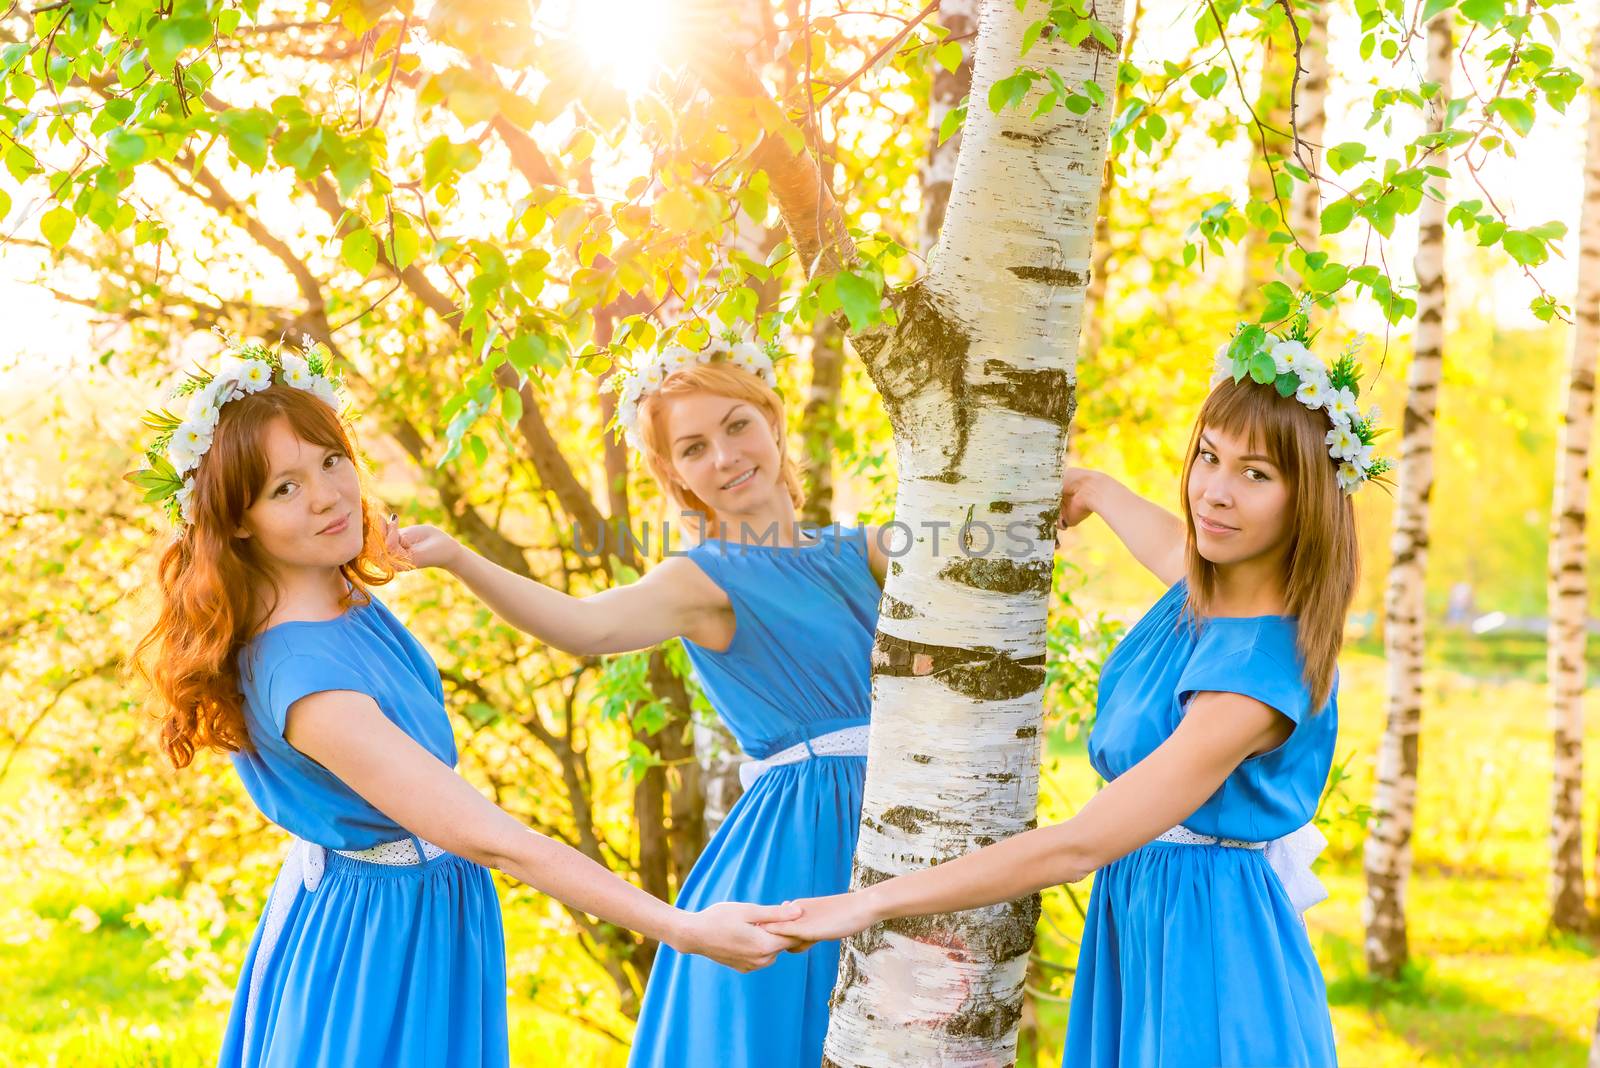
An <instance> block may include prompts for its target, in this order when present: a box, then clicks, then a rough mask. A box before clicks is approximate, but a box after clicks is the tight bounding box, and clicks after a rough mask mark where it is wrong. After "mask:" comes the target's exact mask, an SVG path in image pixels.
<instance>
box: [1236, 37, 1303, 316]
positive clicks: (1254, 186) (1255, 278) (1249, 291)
mask: <svg viewBox="0 0 1600 1068" xmlns="http://www.w3.org/2000/svg"><path fill="white" fill-rule="evenodd" d="M1296 6H1298V5H1296ZM1295 63H1296V58H1295V51H1294V34H1293V33H1292V32H1291V31H1290V30H1289V29H1288V28H1287V27H1285V28H1283V29H1282V30H1280V31H1279V32H1278V33H1276V34H1274V35H1273V36H1272V37H1271V38H1270V39H1268V40H1267V42H1266V43H1265V45H1264V46H1263V47H1262V49H1261V84H1260V88H1259V90H1258V91H1257V93H1256V107H1255V111H1256V115H1257V116H1259V118H1260V119H1261V126H1262V129H1261V130H1258V131H1255V132H1253V133H1252V134H1251V137H1250V149H1251V159H1250V171H1249V189H1250V199H1251V200H1253V201H1255V200H1259V201H1264V202H1265V203H1268V204H1275V201H1274V199H1273V186H1272V181H1273V179H1272V172H1273V169H1275V168H1279V167H1281V166H1282V165H1283V164H1282V160H1284V159H1285V158H1289V157H1291V156H1292V155H1293V144H1292V142H1291V141H1290V140H1289V129H1290V123H1289V114H1290V112H1289V94H1290V91H1291V89H1292V88H1293V86H1294V77H1295ZM1268 159H1271V160H1272V161H1273V162H1272V165H1271V167H1270V168H1269V167H1268V163H1267V161H1268ZM1273 211H1274V214H1276V213H1277V208H1276V207H1274V209H1273ZM1290 218H1291V219H1292V218H1293V216H1292V215H1291V216H1290ZM1268 232H1269V231H1268V229H1267V228H1266V227H1263V226H1256V225H1252V226H1250V228H1249V229H1248V230H1247V231H1246V232H1245V236H1244V240H1242V241H1241V242H1240V243H1239V245H1240V248H1241V250H1242V255H1243V259H1244V271H1243V274H1242V275H1241V277H1240V286H1239V296H1240V302H1241V304H1242V305H1243V306H1244V307H1253V306H1254V305H1255V303H1256V301H1257V299H1258V294H1257V291H1258V290H1259V289H1260V288H1261V287H1262V286H1263V285H1265V284H1266V283H1268V282H1270V281H1272V279H1273V272H1274V268H1275V266H1276V264H1277V261H1278V254H1279V250H1280V247H1281V246H1278V245H1274V244H1272V243H1271V242H1269V241H1268V240H1267V235H1268Z"/></svg>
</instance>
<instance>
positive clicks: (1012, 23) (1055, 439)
mask: <svg viewBox="0 0 1600 1068" xmlns="http://www.w3.org/2000/svg"><path fill="white" fill-rule="evenodd" d="M1097 14H1098V17H1099V19H1100V21H1101V22H1103V23H1104V24H1105V25H1107V26H1108V27H1110V28H1111V30H1112V33H1113V35H1120V32H1121V29H1122V5H1121V4H1120V3H1117V2H1113V3H1107V4H1100V5H1098V8H1097ZM1030 18H1031V16H1030V15H1029V14H1027V13H1024V12H1019V11H1018V10H1017V8H1016V5H1015V4H1014V3H1012V2H1011V0H989V2H986V3H984V4H983V6H982V8H981V13H980V26H979V33H978V37H977V38H976V42H975V47H974V68H973V84H972V92H971V97H972V99H973V100H974V101H978V102H980V103H979V104H977V105H976V106H974V107H972V108H971V110H970V111H969V112H968V114H967V126H966V131H965V134H964V137H963V142H962V149H961V154H960V158H959V160H958V162H957V165H956V175H955V180H954V184H953V186H952V188H951V193H950V202H949V207H948V210H947V214H946V218H945V223H944V227H943V230H942V232H941V234H940V237H939V241H938V244H937V246H936V251H935V253H934V256H933V259H932V263H931V265H930V269H929V272H928V274H927V276H926V278H925V279H924V280H923V281H921V282H919V283H917V284H915V285H913V286H911V287H910V288H908V289H907V290H905V291H903V292H901V293H899V294H896V296H895V297H894V298H893V299H894V300H895V302H896V304H897V305H898V311H899V318H898V323H897V325H896V326H895V328H894V330H893V332H892V333H890V332H888V331H880V332H877V333H874V334H869V335H866V336H858V337H856V339H855V341H856V348H857V350H858V351H859V352H860V353H861V355H862V357H863V359H864V360H865V362H866V365H867V369H868V371H869V373H870V374H871V376H872V379H873V382H874V384H875V385H876V386H877V387H878V391H879V393H880V394H881V396H882V397H883V402H884V406H885V409H886V411H887V413H888V416H889V419H890V423H891V425H892V426H893V428H894V436H895V443H896V447H897V455H898V460H899V463H898V472H899V494H898V499H897V501H896V507H895V516H896V521H897V523H899V524H903V526H901V527H899V528H891V529H896V530H897V533H896V535H895V537H894V539H893V541H892V543H891V544H890V545H889V546H888V548H889V552H890V555H891V557H892V560H891V564H890V568H889V576H888V581H887V583H886V585H885V589H884V596H883V601H882V606H881V610H880V616H879V623H878V636H877V641H876V644H875V647H874V650H873V729H872V741H871V745H870V748H871V752H870V755H869V758H868V759H869V763H868V774H867V786H866V798H865V802H864V805H863V811H862V818H861V838H860V843H859V845H858V847H857V851H856V858H855V875H854V880H853V881H854V884H855V885H856V886H865V885H870V884H872V883H875V882H878V881H880V880H882V879H885V878H888V877H891V876H894V875H898V874H900V873H902V872H907V871H912V870H916V869H920V868H924V867H928V866H930V865H933V864H937V863H939V862H941V861H945V860H949V859H951V858H954V857H957V856H961V855H962V854H965V853H968V852H971V851H972V850H973V849H976V848H980V847H982V846H984V845H988V844H990V843H992V842H995V841H998V840H999V839H1001V838H1005V837H1008V836H1010V835H1013V834H1016V833H1018V832H1020V831H1023V830H1025V829H1027V828H1029V827H1031V826H1033V825H1034V818H1035V804H1036V800H1037V792H1038V776H1039V728H1040V723H1041V719H1042V707H1041V703H1040V690H1041V687H1042V685H1043V681H1044V652H1045V642H1044V633H1045V612H1046V600H1047V595H1048V593H1049V589H1050V574H1051V567H1052V563H1053V557H1054V551H1055V529H1054V527H1055V517H1056V513H1057V509H1058V503H1059V502H1058V488H1057V487H1058V482H1059V476H1060V461H1061V455H1062V447H1063V443H1064V436H1065V431H1066V428H1067V425H1068V424H1069V423H1070V421H1071V416H1072V411H1073V407H1074V396H1073V386H1072V382H1073V372H1074V363H1075V354H1076V350H1077V340H1078V333H1079V327H1080V325H1081V318H1082V312H1083V294H1084V284H1085V282H1086V280H1087V276H1088V268H1089V256H1090V250H1091V243H1092V238H1093V229H1094V221H1095V217H1096V209H1097V200H1096V198H1097V197H1098V195H1099V189H1100V177H1101V166H1102V164H1103V162H1104V158H1105V143H1106V134H1107V129H1108V126H1109V121H1110V114H1109V108H1095V109H1092V110H1091V111H1090V112H1089V113H1088V114H1087V115H1084V116H1081V117H1078V116H1073V115H1071V114H1070V113H1068V112H1065V111H1064V110H1059V109H1058V110H1056V111H1054V112H1052V113H1050V114H1049V115H1048V116H1046V117H1045V118H1043V119H1041V120H1038V121H1031V120H1029V119H1028V118H1027V116H1028V115H1029V114H1030V113H1031V110H1032V106H1033V103H1034V101H1035V100H1036V99H1037V95H1035V94H1030V98H1029V99H1028V100H1026V101H1024V102H1023V104H1022V106H1021V107H1020V108H1016V109H1011V110H1008V111H1006V112H1004V113H1003V114H1001V115H995V114H994V113H993V112H992V111H990V110H989V108H988V107H987V106H985V105H984V104H983V103H982V102H983V101H986V100H987V98H988V91H989V86H990V85H992V84H993V83H994V82H995V81H996V80H997V79H998V78H1002V77H1006V76H1008V75H1010V74H1011V73H1012V72H1013V71H1015V70H1016V69H1017V66H1018V64H1019V57H1020V53H1021V40H1022V34H1023V31H1024V29H1025V28H1026V26H1027V25H1028V23H1029V21H1030ZM1117 57H1118V49H1116V48H1113V49H1110V50H1107V49H1105V48H1104V47H1103V46H1101V45H1099V44H1098V43H1097V42H1096V41H1095V40H1094V39H1093V38H1089V39H1088V41H1086V42H1085V44H1084V45H1083V46H1082V47H1078V48H1068V47H1066V46H1064V45H1063V44H1061V43H1060V42H1059V40H1041V41H1040V42H1039V43H1038V44H1037V45H1036V46H1035V47H1034V49H1033V50H1032V51H1031V52H1030V53H1029V55H1028V62H1029V64H1030V65H1031V66H1034V67H1049V68H1053V69H1055V70H1056V71H1057V72H1058V73H1059V74H1060V75H1061V76H1062V77H1063V78H1064V79H1065V81H1066V82H1067V84H1068V85H1077V84H1080V83H1082V82H1084V81H1087V80H1090V79H1093V80H1095V81H1096V82H1097V83H1098V84H1099V86H1100V88H1101V89H1102V90H1103V91H1105V93H1106V96H1107V98H1108V99H1109V98H1110V96H1111V92H1112V89H1113V80H1114V78H1115V76H1116V71H1117ZM1036 92H1037V90H1036ZM797 244H799V242H798V241H797ZM968 524H970V526H967V525H968ZM979 524H983V525H986V527H985V526H979ZM1008 524H1012V526H1009V527H1008ZM984 529H987V530H990V531H993V532H994V534H995V537H994V539H993V545H992V546H990V545H986V544H985V543H986V540H987V538H986V536H985V534H984V533H983V532H982V531H983V530H984ZM1012 532H1016V533H1017V534H1018V535H1019V538H1018V541H1019V542H1020V545H1021V546H1023V547H1024V548H1023V549H1021V550H1020V551H1018V549H1017V547H1016V545H1014V544H1013V543H1012V542H1010V541H1009V540H1008V539H1009V536H1010V534H1011V533H1012ZM1008 548H1010V549H1011V550H1012V551H1013V552H1018V555H1016V556H1011V555H1007V549H1008ZM1038 912H1039V905H1038V899H1037V897H1030V898H1026V899H1023V900H1020V901H1014V902H1009V903H1006V904H1002V905H997V906H994V907H992V908H987V909H976V910H972V911H969V912H964V913H960V914H957V915H953V916H935V917H925V918H919V919H912V920H900V921H894V922H891V923H887V924H884V925H882V926H880V927H876V928H873V929H872V930H869V931H867V932H864V933H863V934H862V935H860V936H858V937H856V938H852V939H849V940H847V941H846V943H845V944H844V946H843V951H842V954H841V957H840V964H839V978H838V982H837V984H836V986H835V988H834V998H833V1015H832V1019H831V1021H830V1026H829V1031H828V1040H827V1045H826V1050H825V1054H824V1063H825V1064H828V1065H848V1066H855V1065H873V1066H879V1065H905V1064H940V1065H951V1066H959V1065H992V1064H1006V1063H1010V1062H1011V1061H1012V1060H1013V1059H1014V1057H1015V1043H1016V1026H1017V1020H1018V1015H1019V1010H1020V1007H1021V1002H1022V987H1023V979H1024V975H1025V972H1026V967H1027V962H1028V950H1029V948H1030V947H1031V945H1032V943H1033V934H1034V925H1035V923H1036V922H1037V919H1038Z"/></svg>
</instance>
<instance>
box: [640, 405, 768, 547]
mask: <svg viewBox="0 0 1600 1068" xmlns="http://www.w3.org/2000/svg"><path fill="white" fill-rule="evenodd" d="M666 430H667V435H666V436H667V442H668V448H669V449H670V452H669V454H668V455H669V457H670V460H671V477H672V479H673V480H674V482H675V483H676V484H677V486H678V487H679V488H680V489H684V490H687V491H688V492H689V494H692V495H693V496H694V497H697V498H699V499H700V500H701V501H703V502H705V504H706V506H707V507H709V508H710V509H711V510H712V511H713V512H714V513H715V514H717V515H718V516H722V517H727V516H739V515H750V514H754V513H760V512H762V511H764V510H766V509H767V508H769V507H770V506H771V503H772V501H773V500H774V498H775V495H777V494H780V493H781V494H782V495H783V497H784V499H787V497H788V491H787V489H785V488H784V487H783V486H782V484H781V481H780V477H779V473H780V469H781V467H782V462H783V454H782V452H781V451H780V449H779V446H778V430H777V427H776V426H774V425H773V423H772V422H771V420H770V419H769V418H768V417H767V415H766V413H765V412H763V411H762V410H761V408H759V407H758V406H757V405H755V404H753V403H751V402H749V401H744V400H739V399H737V398H733V397H726V396H722V395H721V394H717V393H707V392H701V391H696V392H693V393H683V394H679V395H676V396H674V397H672V398H671V402H670V407H669V408H668V409H667V412H666Z"/></svg>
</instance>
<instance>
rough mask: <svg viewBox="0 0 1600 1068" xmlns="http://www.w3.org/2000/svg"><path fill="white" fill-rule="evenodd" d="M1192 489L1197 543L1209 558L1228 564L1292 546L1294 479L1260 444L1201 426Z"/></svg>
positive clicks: (1276, 553) (1192, 464)
mask: <svg viewBox="0 0 1600 1068" xmlns="http://www.w3.org/2000/svg"><path fill="white" fill-rule="evenodd" d="M1187 492H1188V498H1189V514H1190V515H1191V516H1192V517H1193V520H1194V538H1195V548H1196V550H1197V551H1198V552H1199V554H1200V556H1201V557H1202V558H1203V559H1204V560H1206V561H1207V562H1209V563H1212V564H1215V565H1219V566H1224V567H1226V566H1230V565H1236V564H1241V563H1247V562H1251V561H1257V560H1262V559H1266V558H1270V557H1273V556H1278V557H1282V556H1283V555H1284V553H1285V552H1286V551H1287V549H1288V545H1289V540H1290V534H1291V528H1292V521H1293V516H1292V515H1291V510H1292V509H1291V503H1292V502H1291V496H1290V487H1289V483H1288V481H1287V479H1286V478H1285V476H1284V472H1283V471H1281V470H1280V469H1279V467H1278V465H1277V464H1275V463H1274V462H1273V461H1272V460H1271V458H1269V457H1268V456H1266V455H1265V450H1264V449H1262V448H1260V447H1259V446H1258V447H1255V448H1252V447H1251V443H1250V442H1249V441H1248V440H1245V439H1243V438H1242V437H1237V436H1235V435H1232V434H1229V433H1226V432H1225V431H1223V430H1221V429H1219V428H1217V427H1214V426H1202V427H1201V428H1200V434H1199V441H1198V443H1197V445H1196V448H1195V454H1194V456H1193V457H1192V458H1191V462H1190V467H1189V482H1188V487H1187Z"/></svg>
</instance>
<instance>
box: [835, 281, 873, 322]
mask: <svg viewBox="0 0 1600 1068" xmlns="http://www.w3.org/2000/svg"><path fill="white" fill-rule="evenodd" d="M834 288H835V292H837V293H838V295H839V306H840V307H841V308H843V309H844V314H845V316H846V318H848V319H849V320H850V329H852V330H862V329H865V328H866V327H868V326H871V325H872V324H873V323H875V322H877V321H878V319H879V318H880V314H881V301H880V298H879V297H878V291H877V289H876V288H875V287H874V286H873V284H872V283H871V282H869V281H867V280H866V279H865V278H863V277H861V276H860V275H859V274H855V273H854V272H852V271H841V272H839V275H838V277H837V278H836V279H835V281H834Z"/></svg>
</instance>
